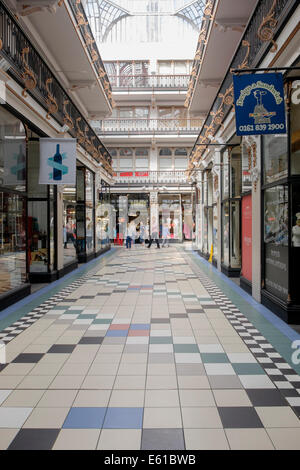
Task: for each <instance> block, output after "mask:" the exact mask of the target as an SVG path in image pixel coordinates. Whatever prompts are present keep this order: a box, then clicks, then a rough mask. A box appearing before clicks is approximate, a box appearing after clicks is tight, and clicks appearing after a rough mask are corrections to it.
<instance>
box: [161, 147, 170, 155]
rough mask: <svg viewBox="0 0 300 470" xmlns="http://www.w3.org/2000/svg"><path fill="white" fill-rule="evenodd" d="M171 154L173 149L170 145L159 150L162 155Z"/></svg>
mask: <svg viewBox="0 0 300 470" xmlns="http://www.w3.org/2000/svg"><path fill="white" fill-rule="evenodd" d="M171 155H172V150H171V149H170V148H168V147H165V148H162V149H160V151H159V156H160V157H165V156H171Z"/></svg>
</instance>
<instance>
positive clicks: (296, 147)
mask: <svg viewBox="0 0 300 470" xmlns="http://www.w3.org/2000/svg"><path fill="white" fill-rule="evenodd" d="M299 83H300V82H299ZM298 93H299V92H298ZM290 116H291V118H290V119H291V121H290V122H291V130H290V132H291V174H292V175H300V103H298V104H296V102H294V100H293V99H292V101H291V114H290Z"/></svg>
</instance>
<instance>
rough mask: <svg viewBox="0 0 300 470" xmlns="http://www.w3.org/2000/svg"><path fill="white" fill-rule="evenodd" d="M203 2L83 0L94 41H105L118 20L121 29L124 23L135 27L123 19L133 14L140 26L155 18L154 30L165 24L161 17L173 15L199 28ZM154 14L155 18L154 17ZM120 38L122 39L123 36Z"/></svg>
mask: <svg viewBox="0 0 300 470" xmlns="http://www.w3.org/2000/svg"><path fill="white" fill-rule="evenodd" d="M205 4H206V0H194V1H193V2H191V1H190V0H115V1H114V2H113V1H111V0H83V5H84V7H85V11H86V15H87V17H88V19H89V22H90V25H91V28H92V31H93V34H94V37H95V39H96V41H97V43H104V42H106V41H107V39H108V35H109V33H110V32H111V31H112V29H114V31H115V28H113V27H114V26H115V25H117V23H119V22H121V23H122V28H123V31H124V27H126V25H127V24H128V28H132V27H133V28H134V29H136V27H137V26H138V24H136V22H135V21H134V22H132V21H131V22H129V23H128V22H126V23H124V19H125V18H128V17H131V18H133V17H135V18H136V20H137V22H140V23H141V26H143V28H144V29H145V28H148V29H149V24H148V23H149V21H152V23H153V21H155V23H153V24H152V23H151V28H152V29H153V28H154V29H155V30H156V29H161V28H164V27H165V25H166V24H167V23H166V21H167V19H166V20H164V22H162V18H163V17H169V19H170V20H171V18H173V19H174V20H175V18H176V17H177V18H178V19H179V18H180V19H181V20H184V22H187V23H189V25H190V27H191V26H192V28H193V29H194V30H197V31H199V29H200V25H201V21H202V16H203V10H204V8H205ZM143 17H144V18H143ZM151 17H152V19H151ZM155 17H157V20H154V18H155ZM146 18H148V20H147V21H148V22H147V23H145V21H146ZM159 18H160V20H159V22H158V23H157V21H158V19H159ZM129 19H130V18H128V21H129ZM126 21H127V20H126ZM144 23H145V24H144ZM156 23H157V24H156ZM178 27H180V25H179V24H178V25H177V23H176V24H175V23H174V24H173V28H176V29H178ZM119 30H120V28H119V27H118V30H117V31H118V32H117V33H114V35H116V34H117V35H118V36H120V37H121V36H122V34H123V33H122V34H121V32H120V31H119ZM178 31H179V30H178ZM180 31H181V30H180ZM148 36H149V35H148ZM152 36H153V37H157V39H158V38H159V37H160V36H161V34H160V33H159V32H157V31H156V34H154V35H153V33H152ZM122 39H123V40H124V38H122ZM157 39H156V40H157ZM110 40H111V39H110Z"/></svg>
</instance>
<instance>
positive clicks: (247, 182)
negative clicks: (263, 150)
mask: <svg viewBox="0 0 300 470" xmlns="http://www.w3.org/2000/svg"><path fill="white" fill-rule="evenodd" d="M241 149H242V192H243V193H246V192H247V191H251V189H252V181H251V173H250V170H251V159H252V155H251V149H249V148H248V147H247V145H246V144H243V145H242V147H241ZM249 152H250V154H249Z"/></svg>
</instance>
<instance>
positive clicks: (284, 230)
mask: <svg viewBox="0 0 300 470" xmlns="http://www.w3.org/2000/svg"><path fill="white" fill-rule="evenodd" d="M264 206H265V211H264V214H265V215H264V242H265V243H274V244H275V245H285V246H287V245H288V235H289V232H288V186H287V185H278V186H274V187H273V188H268V189H266V190H265V192H264Z"/></svg>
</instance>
